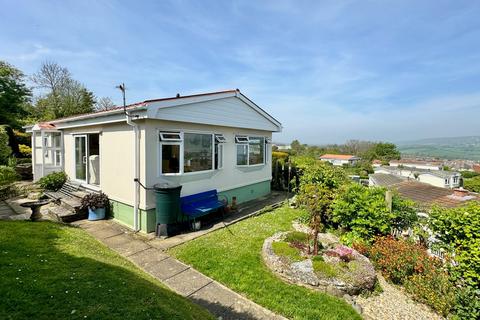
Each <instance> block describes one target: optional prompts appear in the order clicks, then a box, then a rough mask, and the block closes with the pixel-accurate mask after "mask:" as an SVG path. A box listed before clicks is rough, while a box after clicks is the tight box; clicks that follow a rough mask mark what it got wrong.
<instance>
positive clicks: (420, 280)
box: [404, 268, 456, 316]
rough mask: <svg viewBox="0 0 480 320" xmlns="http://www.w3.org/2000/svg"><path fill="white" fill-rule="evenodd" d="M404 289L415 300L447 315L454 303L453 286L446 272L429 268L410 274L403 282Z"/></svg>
mask: <svg viewBox="0 0 480 320" xmlns="http://www.w3.org/2000/svg"><path fill="white" fill-rule="evenodd" d="M404 286H405V289H406V290H407V292H408V293H410V294H411V295H412V296H413V297H414V299H415V300H417V301H419V302H421V303H424V304H426V305H428V306H430V307H432V308H433V309H434V310H436V311H437V312H439V313H440V314H442V315H443V316H447V315H448V314H449V313H450V311H451V310H452V308H453V306H454V305H455V303H456V296H455V286H454V285H453V284H452V282H451V281H450V279H449V275H448V273H447V272H445V271H443V270H441V269H440V268H431V269H428V270H426V271H425V272H423V273H419V274H414V275H412V276H410V277H409V278H408V279H407V280H406V281H405V283H404Z"/></svg>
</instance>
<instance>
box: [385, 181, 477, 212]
mask: <svg viewBox="0 0 480 320" xmlns="http://www.w3.org/2000/svg"><path fill="white" fill-rule="evenodd" d="M391 187H392V189H395V190H397V191H398V193H399V194H400V195H401V196H402V197H404V198H407V199H410V200H412V201H414V202H415V203H417V204H418V205H420V206H422V207H430V206H432V205H439V206H442V207H448V208H452V207H457V206H460V205H462V204H464V203H465V202H467V201H472V200H480V198H479V196H478V194H474V193H471V192H468V193H467V194H466V196H465V197H457V196H454V195H453V193H454V191H452V190H450V189H445V188H440V187H435V186H432V185H430V184H426V183H421V182H418V181H413V180H407V181H403V182H400V183H398V184H395V185H392V186H391Z"/></svg>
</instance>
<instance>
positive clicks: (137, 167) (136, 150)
mask: <svg viewBox="0 0 480 320" xmlns="http://www.w3.org/2000/svg"><path fill="white" fill-rule="evenodd" d="M117 88H118V89H120V90H121V91H122V96H123V113H124V114H125V117H126V121H127V124H128V125H130V126H132V127H133V132H134V144H133V154H134V156H135V161H134V167H133V183H134V189H135V191H134V196H133V230H134V231H135V232H137V231H139V230H140V228H139V225H138V216H139V214H138V207H139V205H140V184H139V181H140V130H139V128H138V124H137V123H135V122H134V121H133V120H132V115H131V113H130V112H127V104H126V100H125V84H124V83H122V84H121V85H119V86H117Z"/></svg>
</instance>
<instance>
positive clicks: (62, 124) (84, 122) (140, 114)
mask: <svg viewBox="0 0 480 320" xmlns="http://www.w3.org/2000/svg"><path fill="white" fill-rule="evenodd" d="M115 111H116V112H109V113H106V114H101V115H100V114H97V115H96V116H94V115H95V114H92V115H88V117H87V115H85V116H84V117H79V118H73V119H65V121H61V120H59V121H51V122H49V123H52V124H54V125H55V127H56V128H57V129H68V128H78V127H85V126H93V125H101V124H107V123H115V122H124V121H126V118H125V117H126V116H125V114H124V113H123V109H121V110H120V111H117V110H115ZM145 111H146V107H142V108H141V109H135V110H129V113H130V114H131V115H132V116H133V117H134V120H140V119H143V118H145V113H146V112H145Z"/></svg>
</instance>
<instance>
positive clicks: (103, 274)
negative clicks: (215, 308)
mask: <svg viewBox="0 0 480 320" xmlns="http://www.w3.org/2000/svg"><path fill="white" fill-rule="evenodd" d="M0 248H1V249H0V274H1V277H0V296H1V297H2V299H1V300H0V319H67V318H68V319H214V318H213V317H212V316H211V315H210V314H209V313H208V312H207V311H206V310H205V309H203V308H200V307H199V306H197V305H194V304H193V303H191V302H189V301H188V300H186V299H184V298H183V297H181V296H179V295H177V294H175V293H173V292H172V291H170V290H168V289H167V288H166V287H164V286H163V285H161V284H160V282H158V281H157V280H155V279H154V278H152V277H150V276H149V275H147V274H145V273H143V272H142V271H141V270H140V269H138V268H137V267H135V266H134V265H133V264H132V263H130V262H129V261H127V260H126V259H124V258H122V257H121V256H119V255H118V254H116V253H115V252H113V251H112V250H110V249H108V248H107V247H105V246H104V245H103V244H101V243H100V242H98V241H96V240H95V239H93V238H92V237H91V236H89V235H88V234H86V233H85V231H83V230H81V229H78V228H74V227H69V226H65V225H61V224H55V223H51V222H35V223H33V222H25V221H3V222H2V221H0Z"/></svg>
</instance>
